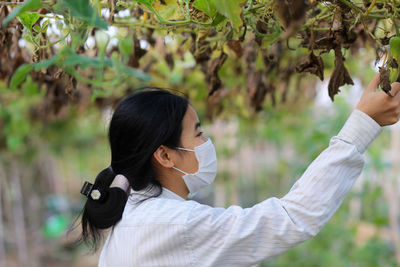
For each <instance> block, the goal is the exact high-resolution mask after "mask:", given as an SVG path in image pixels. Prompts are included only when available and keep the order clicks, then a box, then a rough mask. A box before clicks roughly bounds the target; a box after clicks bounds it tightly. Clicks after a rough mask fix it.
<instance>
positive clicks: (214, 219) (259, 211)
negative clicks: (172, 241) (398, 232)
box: [186, 77, 399, 266]
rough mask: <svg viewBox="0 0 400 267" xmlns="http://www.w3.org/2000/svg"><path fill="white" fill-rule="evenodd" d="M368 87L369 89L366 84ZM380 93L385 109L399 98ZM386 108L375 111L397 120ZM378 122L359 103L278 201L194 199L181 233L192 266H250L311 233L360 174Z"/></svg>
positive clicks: (333, 210)
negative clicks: (247, 203) (218, 204)
mask: <svg viewBox="0 0 400 267" xmlns="http://www.w3.org/2000/svg"><path fill="white" fill-rule="evenodd" d="M378 78H379V77H378ZM374 79H376V77H374ZM374 79H373V81H372V82H374ZM378 81H379V79H378ZM372 82H371V83H372ZM375 82H376V80H375ZM371 83H370V85H369V86H371ZM367 90H369V91H368V92H369V93H372V90H371V88H368V89H367ZM367 90H366V91H365V93H364V95H363V97H365V95H366V93H367ZM381 94H384V93H383V92H379V97H381V99H383V100H385V101H388V102H387V103H386V108H387V109H392V106H390V107H389V103H391V102H392V101H399V100H398V99H397V98H395V97H396V96H395V97H393V98H390V99H389V98H386V96H387V95H381ZM387 97H389V96H387ZM375 100H376V99H375ZM360 102H361V101H360ZM382 102H384V101H382ZM382 102H381V103H378V104H380V105H382V104H383V103H382ZM397 105H398V102H397ZM362 107H363V106H362V105H361V108H362ZM386 108H385V107H384V106H381V110H380V112H387V115H388V116H396V120H395V121H394V122H396V121H397V120H398V114H397V113H396V110H395V109H392V111H385V109H386ZM393 113H396V114H397V115H396V114H393ZM375 115H376V114H375ZM379 116H380V115H379ZM381 117H382V118H385V117H384V116H381ZM374 118H376V116H375V117H374ZM386 119H387V117H386V118H385V120H386ZM394 122H393V123H394ZM381 123H382V122H381V121H380V120H378V121H377V120H376V119H373V118H372V117H371V116H370V115H368V114H366V113H365V112H364V111H362V110H361V109H360V106H358V107H357V109H355V110H354V111H353V112H352V114H351V115H350V117H349V118H348V120H347V121H346V123H345V125H344V126H343V128H342V129H341V131H340V132H339V134H338V135H336V136H334V137H332V138H331V140H330V143H329V147H328V148H326V149H325V150H324V151H323V152H321V154H320V155H319V156H318V157H317V158H316V159H315V160H314V161H313V162H312V163H311V165H310V166H309V167H308V168H307V170H306V171H305V173H304V174H303V175H302V176H301V178H300V179H299V180H297V182H296V183H295V184H294V185H293V187H292V188H291V190H290V191H289V193H288V194H286V195H285V196H284V197H282V198H281V199H278V198H269V199H266V200H264V201H262V202H260V203H258V204H256V205H254V206H253V207H251V208H245V209H243V208H241V207H239V206H236V205H233V206H230V207H229V208H227V209H225V208H213V207H210V206H207V205H202V204H199V203H195V202H193V208H192V209H191V212H190V214H189V216H188V220H187V232H186V235H187V240H188V246H189V249H190V250H191V251H193V260H194V262H197V264H198V265H196V266H252V265H254V264H257V263H259V262H261V261H263V260H265V259H267V258H269V257H271V256H275V255H278V254H280V253H282V252H284V251H287V250H288V249H290V248H292V247H293V246H295V245H297V244H299V243H301V242H303V241H305V240H307V239H309V238H311V237H313V236H315V235H316V234H317V233H318V232H319V231H320V229H321V228H322V227H323V225H324V224H325V223H326V222H327V221H328V220H329V219H330V218H331V217H332V215H333V214H334V213H335V211H336V210H337V209H338V207H339V206H340V204H341V203H342V201H343V199H344V197H345V195H346V194H347V192H348V191H349V190H350V188H351V186H352V185H353V183H354V181H355V180H356V179H357V177H358V176H359V175H360V173H361V171H362V169H363V166H364V159H363V156H362V154H363V153H364V151H365V150H366V149H367V147H368V146H369V145H370V143H371V142H372V141H373V140H374V139H375V138H376V137H377V136H378V135H379V133H380V132H381V131H382V127H381V126H382V125H381ZM382 124H384V123H382Z"/></svg>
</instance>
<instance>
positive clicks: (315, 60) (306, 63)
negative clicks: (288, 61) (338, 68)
mask: <svg viewBox="0 0 400 267" xmlns="http://www.w3.org/2000/svg"><path fill="white" fill-rule="evenodd" d="M296 71H297V72H310V73H312V74H315V75H317V76H318V77H319V78H320V79H321V81H323V80H324V61H323V60H322V58H321V56H316V55H314V53H313V52H311V53H310V54H309V56H308V58H307V59H303V61H302V62H300V64H298V65H297V66H296Z"/></svg>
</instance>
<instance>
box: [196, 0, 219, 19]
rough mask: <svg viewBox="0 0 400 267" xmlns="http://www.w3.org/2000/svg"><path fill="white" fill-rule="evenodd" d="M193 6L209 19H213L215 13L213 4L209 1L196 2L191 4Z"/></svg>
mask: <svg viewBox="0 0 400 267" xmlns="http://www.w3.org/2000/svg"><path fill="white" fill-rule="evenodd" d="M193 6H194V7H195V8H197V9H198V10H200V11H203V12H204V13H206V14H207V16H209V17H210V18H214V16H215V14H216V13H217V9H216V8H215V5H214V2H213V1H211V0H196V1H195V2H194V3H193Z"/></svg>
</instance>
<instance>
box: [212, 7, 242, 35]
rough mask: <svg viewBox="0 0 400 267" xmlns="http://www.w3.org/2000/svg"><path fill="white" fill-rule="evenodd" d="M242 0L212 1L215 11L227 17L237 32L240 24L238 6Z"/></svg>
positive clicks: (240, 10)
mask: <svg viewBox="0 0 400 267" xmlns="http://www.w3.org/2000/svg"><path fill="white" fill-rule="evenodd" d="M242 2H244V0H217V1H214V4H215V7H216V9H217V11H218V12H219V13H220V14H222V15H224V16H225V17H227V18H228V19H229V21H230V22H231V24H232V27H233V28H234V29H235V30H236V31H237V32H238V31H239V27H240V26H241V25H242V23H243V22H242V19H241V18H240V14H241V12H242V8H241V7H240V6H239V4H240V3H242Z"/></svg>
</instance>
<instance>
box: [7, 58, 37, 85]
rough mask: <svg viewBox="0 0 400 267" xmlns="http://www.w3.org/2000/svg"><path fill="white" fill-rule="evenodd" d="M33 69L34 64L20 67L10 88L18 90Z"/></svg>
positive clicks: (13, 77)
mask: <svg viewBox="0 0 400 267" xmlns="http://www.w3.org/2000/svg"><path fill="white" fill-rule="evenodd" d="M32 68H33V66H32V64H23V65H21V66H19V68H18V69H17V70H16V71H15V73H14V75H13V76H12V78H11V81H10V88H12V89H15V88H17V86H18V85H19V84H20V83H21V82H23V81H24V80H25V78H26V75H28V73H29V72H30V71H31V70H32Z"/></svg>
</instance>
